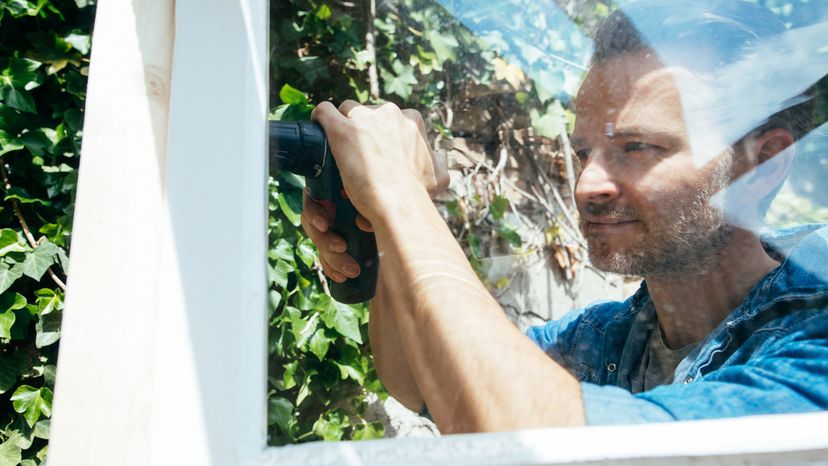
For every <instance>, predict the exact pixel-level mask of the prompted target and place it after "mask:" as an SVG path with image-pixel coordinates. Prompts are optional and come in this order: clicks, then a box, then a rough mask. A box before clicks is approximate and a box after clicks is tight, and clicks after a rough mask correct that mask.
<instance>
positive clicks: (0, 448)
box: [0, 433, 23, 466]
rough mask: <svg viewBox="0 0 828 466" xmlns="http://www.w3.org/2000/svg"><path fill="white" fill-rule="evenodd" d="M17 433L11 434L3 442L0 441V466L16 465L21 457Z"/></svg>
mask: <svg viewBox="0 0 828 466" xmlns="http://www.w3.org/2000/svg"><path fill="white" fill-rule="evenodd" d="M18 437H20V434H19V433H14V434H12V435H11V436H10V437H9V438H7V439H6V441H5V442H3V443H0V466H17V465H18V463H20V460H21V459H22V458H23V455H22V452H21V450H20V447H18V446H17V439H18Z"/></svg>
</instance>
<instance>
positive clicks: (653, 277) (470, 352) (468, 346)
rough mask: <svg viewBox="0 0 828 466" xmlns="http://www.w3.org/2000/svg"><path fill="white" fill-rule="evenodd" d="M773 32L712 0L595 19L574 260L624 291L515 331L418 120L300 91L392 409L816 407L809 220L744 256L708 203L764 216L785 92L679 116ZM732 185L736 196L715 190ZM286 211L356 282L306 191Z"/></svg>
mask: <svg viewBox="0 0 828 466" xmlns="http://www.w3.org/2000/svg"><path fill="white" fill-rule="evenodd" d="M648 22H649V23H648ZM646 24H650V25H653V24H654V25H656V26H655V28H652V27H649V26H642V25H646ZM663 24H669V25H670V27H669V28H667V27H665V26H663ZM659 30H660V31H661V33H659V32H658V31H659ZM783 30H784V28H783V27H782V26H781V24H779V23H778V21H777V20H776V19H775V18H774V17H773V16H772V15H770V13H768V12H766V11H765V10H762V9H760V8H757V7H754V6H752V5H750V4H747V3H744V2H740V1H734V0H727V1H715V0H713V1H696V2H692V3H689V2H639V3H634V4H630V5H628V6H627V7H625V8H624V12H623V13H622V12H616V13H613V14H612V15H611V16H610V17H609V18H608V19H607V20H606V21H605V23H604V24H603V25H602V26H601V27H600V29H599V31H598V33H597V36H596V39H595V49H596V50H595V56H594V57H593V63H592V66H591V68H590V70H589V72H588V74H587V77H586V78H585V80H584V83H583V84H582V86H581V89H580V91H579V93H578V96H577V99H576V109H577V115H578V117H577V122H576V125H575V130H574V134H573V138H572V141H573V147H574V149H575V151H576V152H577V155H578V157H579V159H580V160H581V172H580V175H579V178H578V183H577V187H576V192H575V197H576V201H577V205H578V209H579V212H580V214H581V220H582V230H583V233H584V235H585V237H586V238H587V240H588V242H589V253H590V259H591V261H592V263H593V264H594V265H595V266H596V267H598V268H601V269H604V270H608V271H613V272H619V273H628V274H639V275H642V276H643V277H644V283H643V284H642V286H641V289H640V290H639V291H638V292H637V293H636V294H635V295H634V296H633V297H631V298H630V299H628V300H627V301H624V302H610V303H601V304H596V305H592V306H589V307H587V308H586V309H582V310H577V311H574V312H572V313H570V314H568V315H567V316H565V317H564V318H562V319H561V320H558V321H555V322H550V323H548V324H547V325H546V326H543V327H537V328H532V329H530V330H529V331H528V332H527V333H528V336H529V337H530V338H526V336H525V335H522V334H521V333H520V332H518V331H517V330H516V329H515V327H514V326H513V325H512V324H511V323H510V322H509V321H508V320H507V319H506V317H505V316H504V314H503V312H502V310H501V309H500V308H499V306H498V304H497V303H496V302H495V301H494V299H493V298H492V297H491V296H490V294H489V293H488V292H487V291H486V289H485V288H484V287H483V286H482V284H481V283H480V281H479V280H478V279H477V277H476V275H475V273H474V272H473V270H472V269H471V267H470V266H469V264H468V261H467V260H466V258H465V257H464V255H463V252H462V250H461V249H460V247H459V246H458V245H457V243H456V241H455V240H454V238H453V237H452V235H451V233H450V231H449V230H448V228H447V227H446V225H445V223H444V222H443V220H442V219H441V218H440V216H439V214H438V213H437V211H436V209H435V208H434V207H433V205H432V203H431V200H430V198H429V192H432V193H433V192H435V191H437V190H439V188H440V185H441V184H443V182H444V174H442V173H440V172H439V171H437V170H435V169H434V166H433V165H432V162H431V158H430V155H429V152H428V149H427V144H426V142H425V141H424V130H423V125H422V121H421V120H420V119H419V116H418V114H416V112H410V111H400V110H399V109H398V108H396V107H395V106H393V105H384V106H381V107H378V108H368V107H363V106H360V105H358V104H357V103H355V102H352V101H346V102H344V103H343V104H342V105H340V106H339V108H338V109H337V108H335V107H334V106H333V105H331V104H330V103H323V104H321V105H319V107H317V109H316V110H315V111H314V114H313V117H314V119H315V120H317V121H318V122H319V123H320V124H322V125H323V126H324V127H325V129H326V131H327V134H328V137H329V141H330V144H331V148H332V151H333V153H334V155H335V156H336V158H337V163H338V166H339V167H340V170H341V172H342V177H343V182H344V185H345V189H346V191H347V193H348V195H349V197H350V199H351V200H352V201H353V203H354V205H355V207H356V208H357V210H359V212H361V213H362V215H363V216H364V217H365V219H364V220H365V221H360V223H361V228H363V229H373V231H374V232H375V234H376V239H377V245H378V249H379V250H380V251H381V265H380V270H381V273H380V278H379V282H378V288H377V295H376V298H375V299H374V300H373V301H372V302H371V320H370V337H371V345H372V348H373V351H374V358H375V362H376V366H377V371H378V374H379V376H380V378H381V380H382V381H383V383H384V384H385V386H386V388H387V389H388V390H389V392H390V393H391V394H392V395H393V396H394V397H396V398H397V399H398V400H400V401H401V402H402V403H403V404H404V405H406V406H407V407H409V408H411V409H414V410H420V409H421V407H423V406H424V405H427V407H428V410H429V411H430V412H431V414H432V416H433V418H434V420H435V422H436V423H437V424H438V426H439V427H440V430H441V431H443V432H444V433H454V432H468V431H489V430H514V429H521V428H531V427H539V426H562V425H569V426H577V425H585V424H607V423H635V422H652V421H668V420H684V419H699V418H707V417H726V416H738V415H749V414H761V413H775V412H804V411H812V410H820V409H825V408H828V375H827V374H828V285H827V284H826V280H825V277H826V274H825V273H824V272H821V268H823V267H824V264H826V263H828V248H826V242H827V241H828V232H826V230H820V231H817V232H815V233H812V234H810V235H808V236H805V237H804V239H802V236H800V237H797V238H796V239H801V241H799V244H797V245H796V246H795V247H794V248H793V249H792V251H790V252H789V254H790V255H789V256H788V258H787V259H784V257H783V256H782V254H785V252H786V251H784V249H783V248H781V246H780V245H781V243H778V244H777V246H778V247H777V249H776V250H766V248H765V245H763V243H762V242H761V241H760V239H759V238H758V237H757V236H756V235H755V234H754V233H753V232H752V231H751V230H750V229H749V228H747V227H745V226H744V225H743V224H741V223H740V224H739V225H738V226H733V225H729V224H728V217H729V215H728V212H729V210H728V209H730V210H733V209H736V210H738V211H739V214H740V218H751V217H755V219H758V218H760V217H761V215H762V214H763V213H764V209H765V208H766V205H767V200H768V199H769V198H771V197H772V196H773V195H774V193H775V191H776V190H777V189H778V186H779V185H780V184H781V182H782V181H783V180H784V177H785V175H786V173H787V168H788V165H789V163H790V161H791V157H792V153H793V151H792V145H793V144H794V141H795V139H796V138H798V137H799V136H801V128H800V126H801V125H800V122H801V121H805V120H807V118H806V116H807V105H808V104H807V99H806V103H805V104H804V105H788V106H786V107H782V110H781V111H780V112H777V113H776V114H775V115H773V116H771V117H769V118H768V117H767V115H765V118H764V119H763V121H759V122H758V123H759V124H758V125H757V126H755V127H752V128H754V129H752V130H750V131H747V132H745V133H743V134H740V135H739V137H738V138H734V139H730V136H728V135H724V136H721V137H719V138H718V139H717V138H716V137H710V136H711V134H717V128H716V127H706V126H705V125H706V121H707V120H708V119H703V120H704V121H698V120H692V119H688V115H698V114H699V113H698V112H697V111H698V105H696V104H694V103H693V102H694V100H693V99H694V98H695V97H696V96H697V94H698V95H704V94H705V92H707V94H706V95H711V94H712V95H715V92H714V91H715V88H716V83H715V80H712V81H711V79H710V76H711V73H712V71H715V70H718V69H720V68H722V67H723V66H724V65H723V64H728V63H735V64H737V65H738V64H739V63H741V62H739V61H738V60H740V57H739V56H738V55H736V56H734V54H735V53H736V52H738V51H740V50H743V49H747V48H749V47H750V46H751V45H755V44H759V43H761V42H762V41H763V40H764V39H765V38H768V37H773V36H774V35H776V34H779V33H780V32H782V31H783ZM711 70H712V71H711ZM688 86H690V88H691V89H694V92H693V94H692V95H688V93H687V92H686V89H688ZM682 89H684V90H685V91H684V92H682ZM789 97H792V96H788V98H789ZM699 101H701V102H704V99H700V100H699ZM801 101H802V99H799V100H798V101H797V102H801ZM708 102H709V101H708ZM694 105H696V107H694ZM694 109H695V110H694ZM694 111H696V112H697V113H693V112H694ZM701 114H703V112H702V113H701ZM803 115H805V116H803ZM719 116H721V115H719ZM709 120H711V121H715V118H709ZM731 126H733V125H731ZM737 127H738V125H737ZM700 128H701V129H700ZM691 133H692V134H691ZM702 136H703V137H702ZM700 140H703V141H705V143H704V144H703V147H700V144H699V141H700ZM761 167H771V168H770V169H764V170H763V171H761V172H759V171H757V168H761ZM745 180H747V181H746V186H748V188H742V189H741V190H736V191H737V192H738V193H741V194H740V195H739V196H735V195H734V194H733V192H728V191H729V188H732V187H733V186H735V185H737V184H739V183H742V184H743V186H744V185H745ZM745 193H747V194H745ZM737 197H738V198H737ZM302 218H303V225H304V227H305V229H306V231H307V232H308V234H309V236H310V237H311V239H312V240H313V241H314V242H315V243H316V244H317V245H318V246H319V248H320V255H321V258H322V264H323V267H324V269H325V271H326V273H327V274H328V275H329V276H330V277H332V278H333V279H334V280H337V281H342V280H345V279H346V278H347V277H354V276H356V275H357V274H358V273H359V270H358V268H357V267H355V265H356V264H355V262H354V261H353V260H352V259H351V258H350V257H349V256H348V255H347V254H346V251H345V245H344V242H343V241H342V240H341V238H339V237H337V236H336V235H335V234H333V233H332V232H330V231H328V229H327V226H328V224H329V222H330V219H329V218H327V217H326V214H325V211H324V209H322V208H321V207H320V206H318V205H317V204H315V203H314V202H312V201H310V200H308V199H306V201H305V212H304V214H303V217H302ZM748 223H750V222H748ZM792 242H795V241H792Z"/></svg>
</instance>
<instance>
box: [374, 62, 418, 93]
mask: <svg viewBox="0 0 828 466" xmlns="http://www.w3.org/2000/svg"><path fill="white" fill-rule="evenodd" d="M392 69H393V72H391V71H388V70H386V69H385V68H380V76H381V77H382V81H383V89H384V90H385V92H386V93H388V94H397V95H398V96H400V97H402V98H403V99H408V98H409V97H411V93H412V92H413V90H414V86H415V85H416V84H417V78H415V77H414V71H413V70H412V69H411V67H407V66H405V65H403V64H402V62H401V61H400V60H396V61H394V63H393V64H392Z"/></svg>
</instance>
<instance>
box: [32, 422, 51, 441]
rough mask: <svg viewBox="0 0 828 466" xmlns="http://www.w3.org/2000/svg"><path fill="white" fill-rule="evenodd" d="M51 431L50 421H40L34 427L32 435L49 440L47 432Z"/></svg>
mask: <svg viewBox="0 0 828 466" xmlns="http://www.w3.org/2000/svg"><path fill="white" fill-rule="evenodd" d="M51 430H52V421H50V420H49V419H41V420H39V421H37V423H36V424H35V425H34V432H33V435H34V436H35V437H37V438H42V439H43V440H49V432H50V431H51Z"/></svg>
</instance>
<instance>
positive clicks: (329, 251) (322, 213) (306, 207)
mask: <svg viewBox="0 0 828 466" xmlns="http://www.w3.org/2000/svg"><path fill="white" fill-rule="evenodd" d="M302 197H303V199H302V205H303V212H302V216H301V221H302V228H303V229H304V230H305V233H307V235H308V237H309V238H310V239H311V241H313V243H314V244H315V245H316V248H317V249H318V250H319V260H320V263H321V264H322V270H323V271H324V272H325V274H326V275H327V276H329V277H331V279H333V280H334V281H336V282H338V283H342V282H344V281H345V280H346V279H348V278H354V277H356V276H358V275H359V273H360V270H359V264H358V263H357V261H356V260H354V258H353V257H351V256H349V255H348V254H346V250H347V249H348V245H347V243H346V242H345V239H343V238H342V237H341V236H340V235H338V234H336V233H334V232H333V231H330V230H329V227H330V221H329V217H328V214H327V211H326V210H325V208H324V207H322V206H321V205H320V204H319V203H317V202H315V201H313V200H312V199H310V197H308V194H307V191H305V192H304V193H303V196H302ZM366 222H367V221H366ZM368 225H369V226H370V223H368Z"/></svg>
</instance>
